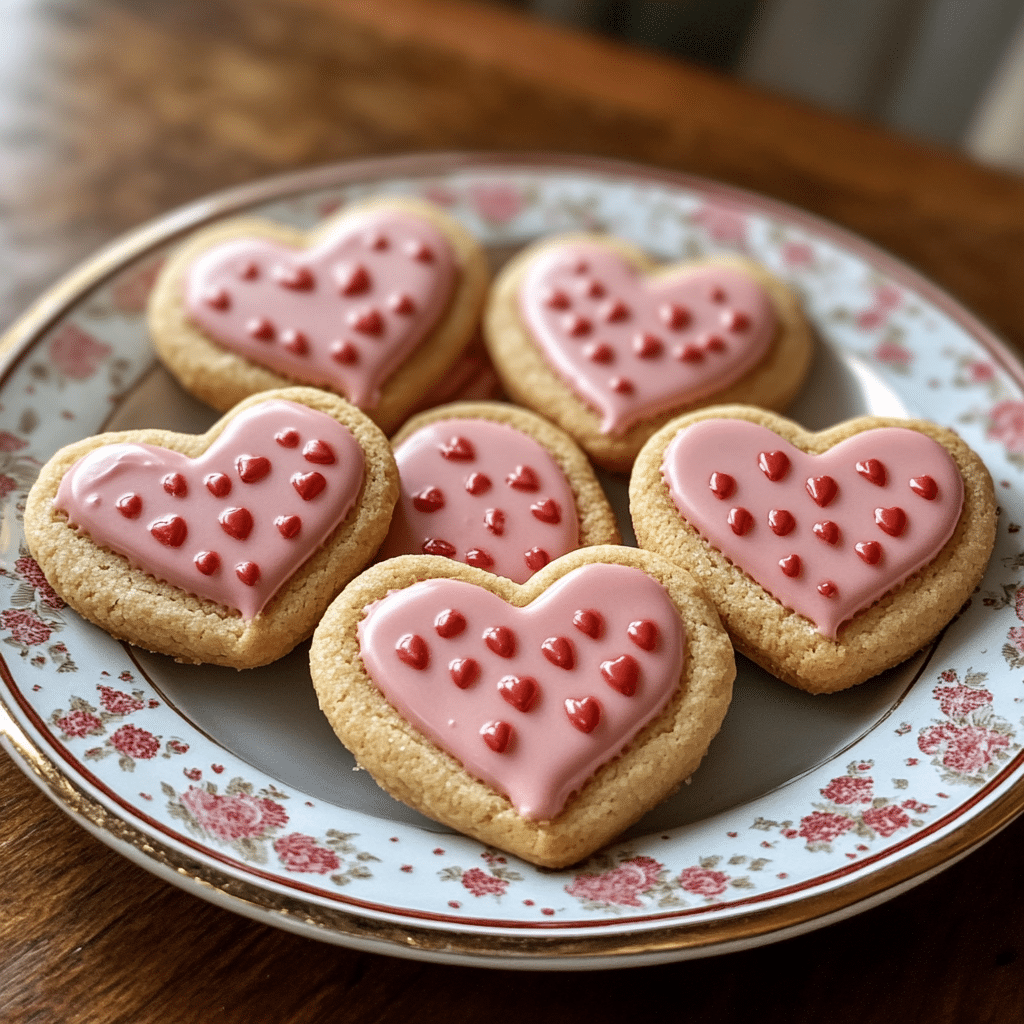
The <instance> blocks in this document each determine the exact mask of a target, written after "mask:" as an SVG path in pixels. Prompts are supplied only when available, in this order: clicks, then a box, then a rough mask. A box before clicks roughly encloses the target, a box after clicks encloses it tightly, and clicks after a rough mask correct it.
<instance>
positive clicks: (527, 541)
mask: <svg viewBox="0 0 1024 1024" xmlns="http://www.w3.org/2000/svg"><path fill="white" fill-rule="evenodd" d="M392 445H393V447H394V451H395V460H396V462H397V463H398V472H399V475H400V477H401V484H402V494H401V497H400V498H399V501H398V505H397V506H396V507H395V515H394V518H393V519H392V521H391V530H390V532H389V533H388V538H387V540H386V541H385V543H384V546H383V547H382V548H381V551H380V557H381V558H392V557H394V556H396V555H412V554H417V555H418V554H425V555H443V556H445V557H446V558H455V559H457V560H458V561H460V562H465V563H466V564H468V565H473V566H476V567H477V568H479V569H487V570H489V571H490V572H494V573H497V574H498V575H499V576H507V577H508V578H509V579H511V580H513V581H515V582H516V583H524V582H525V581H526V580H528V579H529V578H530V577H531V576H532V575H533V574H534V573H535V572H536V571H537V570H538V569H542V568H543V567H544V566H545V565H547V563H548V562H550V561H552V560H553V559H555V558H558V557H559V556H560V555H564V554H565V553H566V552H568V551H573V550H575V549H576V548H578V547H584V546H586V545H589V544H617V543H619V541H620V539H621V538H620V536H619V530H618V527H617V526H616V523H615V515H614V513H613V512H612V510H611V506H610V505H609V504H608V500H607V499H606V498H605V496H604V492H603V491H602V490H601V485H600V484H599V483H598V482H597V478H596V477H595V476H594V472H593V470H592V469H591V468H590V463H589V462H588V461H587V458H586V456H585V455H584V454H583V452H582V451H580V449H579V448H578V447H577V445H576V444H575V443H574V442H573V441H572V440H571V439H570V438H569V437H568V436H567V435H566V434H565V433H564V432H563V431H561V430H559V429H558V428H557V427H555V426H553V425H552V424H551V423H549V422H547V421H546V420H543V419H541V418H540V417H539V416H535V415H534V414H533V413H531V412H527V411H526V410H525V409H520V408H518V407H516V406H512V405H504V404H501V403H498V402H475V403H471V402H465V403H461V404H455V405H448V406H443V407H441V408H438V409H433V410H431V411H430V412H426V413H422V414H421V415H419V416H416V417H414V418H413V419H412V420H410V421H409V422H408V423H406V425H405V426H404V427H403V428H402V429H401V430H400V431H399V432H398V434H397V435H396V436H395V437H394V438H393V439H392Z"/></svg>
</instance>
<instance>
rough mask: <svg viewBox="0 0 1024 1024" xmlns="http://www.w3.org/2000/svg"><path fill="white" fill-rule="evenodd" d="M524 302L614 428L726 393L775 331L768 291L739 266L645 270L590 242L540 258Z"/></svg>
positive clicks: (567, 375)
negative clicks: (645, 273)
mask: <svg viewBox="0 0 1024 1024" xmlns="http://www.w3.org/2000/svg"><path fill="white" fill-rule="evenodd" d="M519 303H520V309H521V311H522V315H523V318H524V319H525V322H526V324H527V326H528V328H529V330H530V333H531V334H532V335H533V337H534V338H535V339H536V341H537V343H538V344H539V345H540V348H541V350H542V351H543V353H544V355H545V357H546V358H547V359H548V361H549V362H550V363H551V365H552V367H553V368H554V369H555V371H556V372H557V373H558V374H559V375H560V376H561V377H562V378H563V379H564V380H565V382H566V383H567V384H568V386H569V387H570V388H571V389H572V390H573V391H574V392H575V393H576V394H577V395H578V396H579V397H580V399H582V400H583V401H584V402H586V403H587V404H588V405H590V406H592V407H593V408H594V409H596V410H597V411H598V412H599V413H600V415H601V417H602V421H601V431H602V432H603V433H606V434H620V433H622V432H624V431H625V430H627V429H628V428H629V427H631V426H632V425H633V424H634V423H636V422H638V421H639V420H642V419H645V418H646V417H649V416H654V415H656V414H658V413H660V412H665V411H667V410H669V409H673V408H677V407H678V406H681V405H686V404H688V403H690V402H693V401H696V400H697V399H700V398H705V397H706V396H708V395H710V394H713V393H714V392H716V391H721V390H722V389H723V388H725V387H726V386H727V385H729V384H731V383H732V382H733V381H735V380H737V379H739V378H740V377H741V376H742V375H743V374H744V373H746V372H747V371H748V370H749V369H751V367H753V366H754V365H755V364H756V363H757V362H759V361H760V360H761V359H762V357H763V356H764V354H765V352H766V351H767V349H768V346H769V344H770V343H771V340H772V338H773V337H774V335H775V328H776V317H775V311H774V308H773V306H772V303H771V300H770V298H769V296H768V294H767V292H766V291H765V290H764V289H763V288H762V287H761V286H760V285H759V284H758V283H757V282H756V281H755V280H754V279H753V278H751V277H748V276H747V275H745V274H743V273H741V272H740V271H738V270H734V269H732V268H727V267H711V266H707V267H695V268H689V269H678V270H671V271H667V272H664V273H657V274H653V275H646V276H645V275H642V274H640V273H639V272H638V271H637V270H636V269H635V268H634V267H633V266H632V265H630V264H629V263H627V262H626V261H625V260H624V259H622V257H620V256H619V255H617V254H616V253H613V252H610V251H609V250H608V249H607V248H605V247H604V246H601V245H596V244H592V243H583V242H579V243H572V244H568V245H564V246H560V247H558V248H557V249H549V250H547V251H546V252H544V253H542V254H541V255H540V256H539V257H538V258H537V259H536V260H534V261H533V262H532V263H531V265H530V266H529V268H528V269H527V272H526V274H525V275H524V278H523V282H522V285H521V287H520V292H519Z"/></svg>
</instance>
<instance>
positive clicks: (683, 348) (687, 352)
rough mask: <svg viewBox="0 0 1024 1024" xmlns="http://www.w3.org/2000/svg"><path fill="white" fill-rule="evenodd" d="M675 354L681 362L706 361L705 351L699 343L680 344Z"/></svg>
mask: <svg viewBox="0 0 1024 1024" xmlns="http://www.w3.org/2000/svg"><path fill="white" fill-rule="evenodd" d="M673 355H674V356H675V357H676V359H678V360H679V362H681V363H700V362H703V361H704V351H703V349H701V348H699V347H698V346H697V345H692V344H691V345H680V346H679V347H678V348H677V349H675V351H674V352H673Z"/></svg>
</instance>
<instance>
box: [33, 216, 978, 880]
mask: <svg viewBox="0 0 1024 1024" xmlns="http://www.w3.org/2000/svg"><path fill="white" fill-rule="evenodd" d="M489 277H490V275H489V271H488V263H487V259H486V256H485V254H484V252H483V251H482V249H481V247H480V246H479V244H478V243H477V242H476V241H475V240H474V238H473V237H472V236H471V235H470V234H469V233H468V232H467V231H466V229H465V228H464V227H463V226H462V225H461V224H459V223H458V222H457V221H455V220H454V219H452V218H451V217H449V216H448V215H447V214H445V213H443V212H441V211H440V210H438V209H435V208H433V207H431V206H429V205H427V204H425V203H421V202H414V201H412V200H399V199H380V200H377V201H374V202H368V203H364V204H361V205H359V206H355V207H351V208H349V209H346V210H343V211H341V212H340V213H339V214H337V215H335V216H333V217H331V218H330V219H329V220H328V221H326V222H324V223H323V224H321V225H320V226H319V227H318V228H317V229H316V230H314V231H313V232H311V233H309V234H302V233H299V232H295V231H292V230H290V229H286V228H284V227H282V226H280V225H277V224H272V223H268V222H263V221H256V220H245V221H229V222H224V223H220V224H217V225H215V226H213V227H210V228H207V229H204V230H202V231H200V232H198V233H196V234H195V235H194V236H193V237H192V238H191V239H190V240H188V241H187V243H186V244H185V245H184V246H183V247H182V248H181V249H180V250H179V251H178V252H177V254H176V255H175V256H174V257H173V258H172V259H171V260H170V261H169V262H168V263H167V265H166V266H165V268H164V270H163V272H162V274H161V277H160V279H159V280H158V282H157V284H156V286H155V288H154V290H153V293H152V296H151V301H150V312H149V324H150V328H151V332H152V336H153V340H154V344H155V347H156V350H157V352H158V354H159V356H160V358H161V359H162V360H163V362H164V364H165V365H166V367H167V368H168V370H169V371H170V372H171V373H172V374H173V375H174V376H175V377H176V378H177V379H178V380H179V381H180V382H181V383H182V385H183V386H184V387H185V388H186V389H187V390H188V391H190V392H191V393H193V394H194V395H196V396H197V397H199V398H200V399H202V400H203V401H205V402H207V403H209V404H210V405H212V406H214V407H215V408H217V409H220V410H222V411H223V412H224V416H223V418H222V419H221V420H220V421H219V422H218V423H217V424H216V425H215V426H214V427H213V428H211V429H210V430H209V431H208V432H207V433H205V434H203V435H201V436H192V435H182V434H174V433H170V432H168V431H163V430H155V429H150V430H140V431H131V432H123V433H119V434H104V435H100V436H97V437H92V438H87V439H85V440H83V441H80V442H78V443H76V444H73V445H70V446H69V447H67V448H65V449H62V450H61V451H60V452H58V453H57V454H56V455H55V456H54V457H53V458H52V459H51V460H50V461H49V462H48V463H47V465H46V466H44V467H43V469H42V471H41V473H40V475H39V479H38V481H37V483H36V484H35V486H34V487H33V488H32V491H31V494H30V496H29V501H28V507H27V509H26V515H25V528H26V537H27V540H28V544H29V546H30V548H31V551H32V553H33V555H34V557H35V558H36V559H37V561H38V562H39V564H40V566H41V567H42V569H43V571H44V573H45V574H46V577H47V579H48V580H49V581H50V583H51V584H52V586H53V587H54V589H55V590H56V591H57V592H58V593H59V594H60V595H61V596H62V597H63V598H64V599H65V600H66V601H67V602H68V604H69V605H70V606H71V607H72V608H74V609H75V610H76V611H78V612H79V613H80V614H81V615H83V616H84V617H85V618H87V619H89V620H90V621H92V622H94V623H96V624H98V625H99V626H101V627H102V628H104V629H105V630H107V631H108V632H109V633H111V634H112V635H113V636H115V637H117V638H119V639H124V640H127V641H129V642H131V643H133V644H137V645H139V646H141V647H144V648H146V649H148V650H151V651H155V652H158V653H162V654H166V655H169V656H170V657H173V658H176V659H178V660H182V661H188V662H196V663H209V664H216V665H227V666H233V667H235V668H238V669H242V670H244V669H248V668H252V667H255V666H258V665H263V664H267V663H269V662H271V661H274V660H276V659H278V658H280V657H282V656H283V655H284V654H286V653H288V651H290V650H292V649H293V648H294V647H295V646H296V645H297V644H298V643H300V642H302V641H304V640H306V639H308V638H309V637H310V636H312V638H313V639H312V645H311V648H310V670H311V679H312V685H313V686H314V687H315V688H316V692H317V695H318V697H319V701H320V706H321V708H322V710H323V712H324V714H325V715H326V716H327V719H328V720H329V722H330V724H331V726H332V727H333V729H334V731H335V732H336V733H337V735H338V737H339V738H340V740H341V741H342V742H343V743H344V744H345V745H346V746H347V747H348V748H349V749H350V750H351V751H352V752H353V754H354V755H355V757H356V759H357V760H358V762H359V764H360V765H361V766H362V767H364V768H366V769H367V770H368V771H369V772H370V773H371V774H372V775H373V777H374V778H375V779H376V780H377V781H378V783H379V784H380V785H381V786H382V787H383V788H384V789H385V790H387V791H388V792H389V793H391V794H392V795H394V796H395V797H396V798H398V799H399V800H402V801H404V802H405V803H407V804H409V805H410V806H412V807H414V808H416V809H418V810H420V811H422V812H423V813H425V814H427V815H429V816H431V817H433V818H435V819H436V820H438V821H441V822H443V823H445V824H447V825H450V826H452V827H454V828H456V829H458V830H460V831H462V832H464V833H466V834H468V835H471V836H474V837H476V838H478V839H480V840H481V841H483V842H486V843H489V844H492V845H494V846H497V847H499V848H501V849H503V850H507V851H509V852H511V853H514V854H516V855H518V856H521V857H523V858H525V859H527V860H530V861H532V862H534V863H536V864H540V865H544V866H547V867H555V868H557V867H564V866H567V865H569V864H572V863H575V862H577V861H579V860H581V859H582V858H584V857H586V856H588V855H589V854H590V853H592V852H593V851H594V850H596V849H598V848H599V847H600V846H602V845H603V844H605V843H607V842H609V841H610V840H612V839H613V838H614V837H615V836H616V835H618V834H619V833H620V832H622V831H623V830H624V829H625V828H627V827H628V826H629V825H631V824H632V823H633V822H635V821H636V820H637V819H638V818H640V817H641V816H642V815H643V814H644V813H645V812H646V811H648V810H649V809H650V808H651V807H653V806H654V805H655V804H657V803H658V802H659V801H661V800H663V799H664V798H665V797H666V796H668V795H669V794H670V793H671V792H673V791H674V790H675V789H676V788H677V787H678V786H679V785H680V784H681V783H682V782H683V781H684V780H686V779H688V778H689V777H690V775H691V774H692V773H693V772H694V771H695V770H696V768H697V766H698V765H699V763H700V761H701V760H702V758H703V757H704V754H705V753H706V751H707V749H708V745H709V744H710V742H711V740H712V739H713V738H714V736H715V734H716V733H717V732H718V730H719V728H720V726H721V723H722V721H723V719H724V717H725V714H726V712H727V709H728V706H729V702H730V699H731V695H732V685H733V679H734V677H735V673H736V665H735V656H734V651H739V652H741V653H742V654H744V655H745V656H747V657H749V658H751V659H752V660H754V661H755V662H757V663H758V664H760V665H762V666H763V667H764V668H765V669H767V670H768V671H769V672H771V673H773V674H774V675H776V676H777V677H778V678H779V679H781V680H783V681H785V682H786V683H789V684H791V685H793V686H796V687H799V688H801V689H803V690H806V691H809V692H812V693H826V692H832V691H835V690H840V689H843V688H846V687H849V686H853V685H855V684H857V683H861V682H863V681H865V680H867V679H869V678H871V677H872V676H874V675H876V674H877V673H879V672H881V671H882V670H884V669H886V668H889V667H891V666H894V665H896V664H898V663H899V662H901V661H903V660H905V659H906V658H908V657H910V656H911V655H912V654H914V653H915V652H916V651H917V650H919V649H920V648H922V647H923V646H925V645H926V644H928V643H929V642H930V641H931V640H932V639H933V638H934V637H935V636H936V634H937V633H938V632H939V631H940V630H941V629H942V628H943V627H944V626H945V625H946V624H947V623H948V622H949V621H950V620H951V619H952V618H953V617H954V616H955V615H956V614H957V612H958V610H959V609H960V608H961V606H962V605H963V603H964V602H965V601H966V600H967V599H968V598H969V596H970V594H971V593H972V591H973V590H974V588H975V587H976V585H977V584H978V582H979V581H980V579H981V576H982V574H983V572H984V570H985V566H986V564H987V561H988V558H989V556H990V554H991V551H992V547H993V544H994V537H995V522H996V507H995V500H994V495H993V489H992V482H991V479H990V477H989V474H988V472H987V470H986V469H985V466H984V465H983V464H982V462H981V460H980V459H979V458H978V457H977V456H976V455H975V454H974V453H973V452H972V451H971V450H970V449H969V448H968V447H967V446H966V445H965V444H964V443H963V442H962V441H961V440H960V439H959V438H958V437H957V436H956V435H955V434H953V433H952V432H951V431H949V430H947V429H945V428H942V427H939V426H937V425H935V424H932V423H927V422H923V421H907V420H889V419H880V418H875V417H864V418H860V419H856V420H851V421H847V422H844V423H840V424H837V425H836V426H834V427H832V428H831V429H829V430H826V431H823V432H821V433H810V432H808V431H806V430H804V429H803V428H802V427H800V426H799V425H798V424H796V423H794V422H792V421H790V420H787V419H784V418H782V416H781V415H780V413H781V412H782V411H783V410H784V409H785V408H786V406H787V405H788V404H789V403H790V402H791V401H792V400H793V398H794V397H795V396H796V395H797V394H798V393H799V392H800V389H801V387H802V386H803V383H804V381H805V379H806V376H807V373H808V369H809V367H810V363H811V357H812V354H813V346H814V339H813V333H812V331H811V329H810V326H809V324H808V322H807V319H806V317H805V315H804V313H803V311H802V308H801V303H800V300H799V297H798V295H797V294H796V293H795V292H794V291H793V290H792V289H791V288H790V287H789V286H788V285H787V284H786V283H785V282H783V281H782V280H780V279H779V278H777V277H776V276H774V275H773V274H771V273H770V272H769V271H768V270H767V269H765V268H764V267H762V266H759V265H757V264H755V263H753V262H751V261H749V260H741V259H738V258H715V259H707V260H703V261H700V262H691V263H677V264H670V265H663V264H657V263H655V262H654V261H653V260H652V259H651V258H650V257H649V256H648V255H646V254H645V253H644V252H642V251H641V250H639V249H637V248H636V247H634V246H632V245H630V244H627V243H626V242H624V241H622V240H619V239H615V238H610V237H606V236H598V235H572V236H562V237H554V238H545V239H542V240H540V241H539V242H537V243H536V244H535V245H533V246H531V247H529V248H527V249H525V250H523V251H522V252H520V253H519V254H518V255H517V256H516V257H515V258H514V259H513V260H512V261H511V262H510V263H508V264H507V265H506V266H505V267H504V269H503V270H502V271H501V272H500V274H499V275H498V277H497V279H496V280H494V281H493V283H492V282H491V281H490V280H489ZM481 331H482V336H483V343H484V344H485V345H486V349H487V353H488V355H489V359H490V363H491V364H492V366H493V371H494V372H495V373H496V375H497V379H498V380H500V383H501V388H502V389H503V392H504V395H505V396H506V397H507V398H508V399H509V400H510V401H492V400H488V401H480V400H477V401H459V402H448V401H445V399H446V398H450V397H452V392H453V391H454V390H456V385H457V384H458V383H460V382H461V380H462V377H461V375H460V368H461V367H463V366H464V365H465V364H466V362H467V359H466V353H467V352H469V351H471V350H473V347H474V346H478V345H479V339H480V336H481ZM595 467H597V470H595ZM598 470H599V471H600V472H601V473H603V474H629V505H630V514H631V518H632V526H633V530H634V532H635V535H636V538H637V544H638V546H637V547H633V546H626V545H623V544H622V539H621V535H620V532H619V525H618V523H617V520H616V516H615V514H614V512H613V510H612V508H611V505H610V504H609V501H608V499H607V497H606V495H605V491H604V489H603V487H602V477H599V474H598ZM603 479H604V480H605V481H607V480H609V479H613V477H610V476H608V475H605V476H604V477H603Z"/></svg>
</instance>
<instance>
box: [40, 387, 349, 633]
mask: <svg viewBox="0 0 1024 1024" xmlns="http://www.w3.org/2000/svg"><path fill="white" fill-rule="evenodd" d="M363 463H364V458H363V450H362V448H361V447H360V446H359V443H358V442H357V441H356V439H355V437H353V435H352V433H351V431H350V430H349V429H348V428H347V427H345V426H343V425H342V424H340V423H338V421H337V420H335V419H333V418H332V417H330V416H327V415H325V414H324V413H321V412H317V411H315V410H313V409H309V408H307V407H306V406H304V405H298V404H296V403H294V402H285V401H280V400H271V401H268V402H264V403H262V404H261V405H257V406H254V407H252V408H250V409H249V410H247V411H246V412H244V413H242V414H240V415H238V416H236V417H234V418H233V419H232V420H231V421H230V423H228V425H227V427H226V428H225V429H224V431H223V433H221V435H220V436H219V437H218V438H217V439H216V441H214V443H213V444H212V445H211V446H210V447H209V448H208V449H207V450H206V451H205V452H204V453H203V454H202V455H200V456H199V457H198V458H196V459H191V458H189V457H188V456H186V455H182V454H181V453H180V452H175V451H170V450H168V449H166V448H158V447H155V446H153V445H148V444H134V443H124V444H112V445H106V446H104V447H102V448H97V449H95V450H94V451H92V452H90V453H89V454H88V455H86V456H84V457H83V458H81V459H79V460H78V461H77V462H76V463H75V464H74V465H73V466H72V467H71V469H69V470H68V472H67V473H65V474H64V478H63V479H62V480H61V483H60V487H59V488H58V491H57V497H56V498H55V499H54V505H55V506H56V507H57V508H59V509H62V510H63V511H64V512H66V513H67V515H68V521H69V522H70V523H71V524H72V525H74V526H78V527H79V528H80V529H81V530H83V531H84V532H85V533H86V534H88V536H89V537H90V539H91V540H92V541H93V542H94V543H95V544H97V545H99V546H100V547H104V548H108V549H110V550H111V551H115V552H117V553H118V554H121V555H124V557H125V558H127V559H128V560H129V562H131V563H132V565H134V566H135V567H136V568H139V569H142V570H143V571H145V572H148V573H149V574H150V575H152V576H155V577H156V578H157V579H160V580H164V581H166V582H168V583H171V584H172V585H174V586H176V587H179V588H180V589H182V590H185V591H187V592H188V593H190V594H195V595H197V596H198V597H204V598H209V599H210V600H212V601H216V602H218V603H219V604H223V605H226V606H227V607H229V608H236V609H238V611H240V612H241V613H242V617H243V618H245V619H251V618H253V617H255V616H256V615H257V614H258V613H259V612H260V611H261V610H262V609H263V608H264V606H265V605H266V604H267V602H268V601H269V600H270V599H271V597H273V596H274V594H275V593H276V592H277V591H278V589H279V588H280V587H281V586H282V585H283V584H284V583H285V581H286V580H287V579H288V578H289V577H290V576H291V575H292V574H293V573H294V572H295V570H296V569H298V568H299V566H300V565H302V563H303V562H304V561H305V560H306V559H307V558H308V557H309V555H310V554H312V553H313V552H314V551H315V550H316V549H317V548H319V547H320V546H321V545H322V544H323V543H324V541H325V540H326V539H327V537H328V536H329V534H330V533H331V531H332V530H333V529H334V528H335V527H336V526H337V525H338V523H340V522H341V521H342V520H343V519H344V518H345V517H346V516H347V515H348V513H349V510H350V509H351V508H352V505H353V502H354V501H355V499H356V496H357V495H358V493H359V489H360V487H361V486H362V481H363V470H364V465H363ZM247 481H248V482H247Z"/></svg>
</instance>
